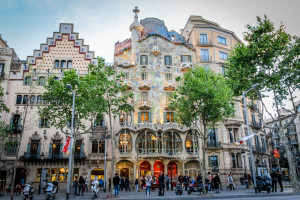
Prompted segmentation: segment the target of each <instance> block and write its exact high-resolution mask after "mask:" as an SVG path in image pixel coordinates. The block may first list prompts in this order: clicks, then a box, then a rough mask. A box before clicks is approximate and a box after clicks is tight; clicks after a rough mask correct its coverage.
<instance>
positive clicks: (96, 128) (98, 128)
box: [92, 125, 108, 133]
mask: <svg viewBox="0 0 300 200" xmlns="http://www.w3.org/2000/svg"><path fill="white" fill-rule="evenodd" d="M107 130H108V128H107V126H101V125H99V126H94V127H92V132H93V133H94V132H107Z"/></svg>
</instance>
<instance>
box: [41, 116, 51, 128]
mask: <svg viewBox="0 0 300 200" xmlns="http://www.w3.org/2000/svg"><path fill="white" fill-rule="evenodd" d="M39 127H40V128H49V123H48V119H47V118H41V119H40V124H39Z"/></svg>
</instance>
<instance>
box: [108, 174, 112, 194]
mask: <svg viewBox="0 0 300 200" xmlns="http://www.w3.org/2000/svg"><path fill="white" fill-rule="evenodd" d="M110 183H111V177H110V178H109V179H108V191H109V192H110Z"/></svg>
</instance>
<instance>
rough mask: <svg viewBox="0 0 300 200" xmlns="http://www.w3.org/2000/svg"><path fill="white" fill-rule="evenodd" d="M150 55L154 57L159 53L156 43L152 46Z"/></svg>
mask: <svg viewBox="0 0 300 200" xmlns="http://www.w3.org/2000/svg"><path fill="white" fill-rule="evenodd" d="M152 53H153V54H154V55H156V56H157V55H158V54H159V53H160V50H159V46H158V45H157V44H156V43H155V44H154V45H153V48H152Z"/></svg>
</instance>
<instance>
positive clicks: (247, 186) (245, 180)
mask: <svg viewBox="0 0 300 200" xmlns="http://www.w3.org/2000/svg"><path fill="white" fill-rule="evenodd" d="M244 182H245V185H246V189H248V188H249V184H248V175H247V174H246V173H245V174H244Z"/></svg>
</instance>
